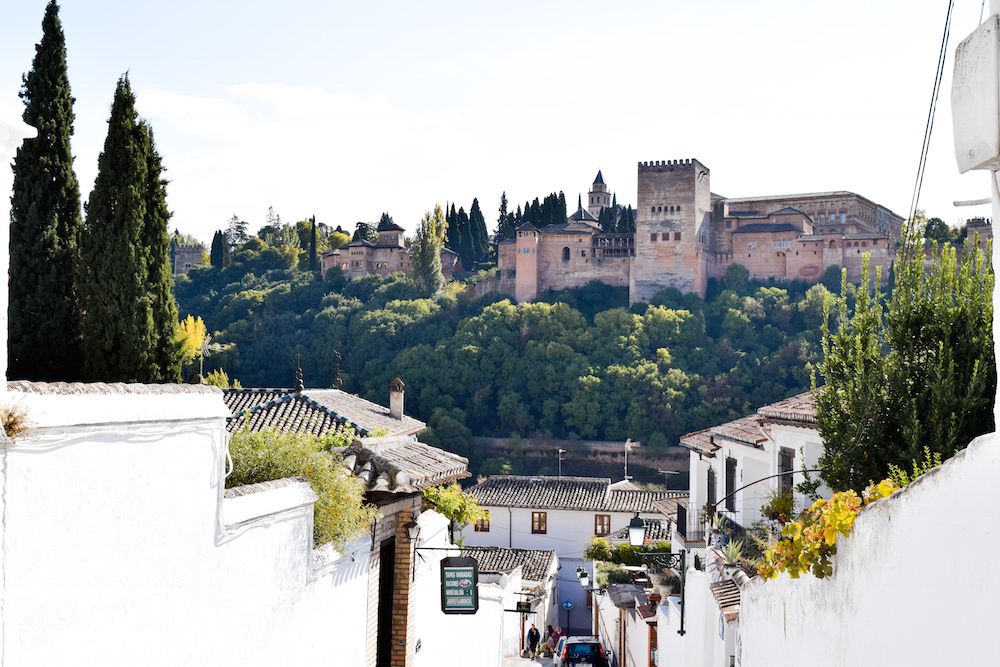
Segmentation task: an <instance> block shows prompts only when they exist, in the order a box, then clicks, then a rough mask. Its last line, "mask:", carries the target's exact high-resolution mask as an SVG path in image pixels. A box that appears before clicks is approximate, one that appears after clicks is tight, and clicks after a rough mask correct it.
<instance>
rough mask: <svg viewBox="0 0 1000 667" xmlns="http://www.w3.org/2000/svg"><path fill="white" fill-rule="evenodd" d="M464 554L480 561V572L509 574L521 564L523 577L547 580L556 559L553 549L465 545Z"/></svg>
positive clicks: (530, 579) (531, 579) (533, 579)
mask: <svg viewBox="0 0 1000 667" xmlns="http://www.w3.org/2000/svg"><path fill="white" fill-rule="evenodd" d="M462 555H463V556H468V557H471V558H475V559H476V560H477V561H479V571H480V572H502V573H504V574H509V573H511V572H513V571H514V570H515V569H516V568H517V567H518V566H521V567H523V569H522V570H521V577H522V578H523V579H527V580H529V581H545V578H546V577H547V576H548V574H549V572H550V571H551V570H552V564H553V562H554V561H555V560H556V552H555V551H553V550H551V549H504V548H503V547H464V548H463V549H462Z"/></svg>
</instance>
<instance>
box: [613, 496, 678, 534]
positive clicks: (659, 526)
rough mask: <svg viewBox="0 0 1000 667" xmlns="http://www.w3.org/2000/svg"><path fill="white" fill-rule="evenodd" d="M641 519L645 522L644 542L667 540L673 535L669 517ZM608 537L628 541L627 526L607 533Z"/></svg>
mask: <svg viewBox="0 0 1000 667" xmlns="http://www.w3.org/2000/svg"><path fill="white" fill-rule="evenodd" d="M674 502H676V501H674ZM642 521H643V523H645V524H646V537H645V538H643V541H644V542H669V541H670V539H671V538H672V537H673V535H672V533H673V531H672V529H671V526H672V525H673V524H672V522H671V521H670V520H669V519H643V520H642ZM608 539H609V540H610V541H612V542H628V526H626V527H625V528H621V529H619V530H616V531H615V532H613V533H611V534H610V535H608Z"/></svg>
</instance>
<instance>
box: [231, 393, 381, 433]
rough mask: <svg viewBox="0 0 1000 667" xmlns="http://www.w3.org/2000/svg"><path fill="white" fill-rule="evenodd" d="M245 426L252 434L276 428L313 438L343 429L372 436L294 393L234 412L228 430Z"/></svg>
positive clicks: (359, 427)
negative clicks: (348, 428)
mask: <svg viewBox="0 0 1000 667" xmlns="http://www.w3.org/2000/svg"><path fill="white" fill-rule="evenodd" d="M244 425H245V426H246V427H247V428H249V429H250V430H251V431H261V430H263V429H266V428H274V429H278V430H279V431H287V432H289V433H311V434H312V435H323V434H324V433H326V432H327V431H330V430H335V429H337V428H339V427H340V426H350V427H351V428H353V429H354V430H355V431H356V432H357V433H358V434H360V435H368V433H369V431H368V429H365V428H362V427H361V426H359V425H357V424H355V423H353V422H351V421H348V420H346V419H344V418H343V417H340V416H339V415H337V414H336V413H335V412H333V411H332V410H328V409H326V408H325V407H324V406H322V405H320V404H318V403H317V402H316V401H313V400H310V399H309V398H307V397H305V396H301V395H296V394H294V393H290V394H284V395H283V396H278V397H277V398H274V399H272V400H270V401H268V402H267V403H262V404H260V405H255V406H253V407H251V408H248V409H246V410H244V411H242V412H235V411H234V412H233V416H232V417H231V418H230V419H228V420H227V422H226V429H227V430H228V431H229V432H230V433H232V432H234V431H236V430H238V429H240V428H243V427H244Z"/></svg>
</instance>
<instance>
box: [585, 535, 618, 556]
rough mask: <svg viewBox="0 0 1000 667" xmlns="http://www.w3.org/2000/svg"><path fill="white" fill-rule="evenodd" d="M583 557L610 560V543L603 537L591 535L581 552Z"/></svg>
mask: <svg viewBox="0 0 1000 667" xmlns="http://www.w3.org/2000/svg"><path fill="white" fill-rule="evenodd" d="M583 557H584V558H585V559H587V560H600V561H610V560H611V545H610V544H609V543H608V541H607V540H606V539H604V538H603V537H593V538H591V540H590V544H588V545H587V549H586V550H585V551H584V552H583Z"/></svg>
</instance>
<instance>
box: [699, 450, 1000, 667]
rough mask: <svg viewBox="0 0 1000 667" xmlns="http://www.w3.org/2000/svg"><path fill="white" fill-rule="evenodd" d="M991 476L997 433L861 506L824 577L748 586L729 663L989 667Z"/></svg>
mask: <svg viewBox="0 0 1000 667" xmlns="http://www.w3.org/2000/svg"><path fill="white" fill-rule="evenodd" d="M998 475H1000V449H998V443H997V437H996V434H990V435H987V436H983V437H981V438H978V439H977V440H976V441H974V442H973V443H972V444H971V445H970V446H969V448H968V449H967V450H965V451H964V452H962V453H960V454H958V455H957V456H955V457H953V458H952V459H951V460H950V461H947V462H946V463H945V465H943V466H941V467H940V468H939V469H937V470H935V471H934V472H932V473H930V474H928V475H926V476H925V477H923V478H921V479H920V480H919V481H917V482H916V483H914V484H912V485H911V486H910V487H908V488H906V489H905V490H903V491H902V492H900V493H898V494H896V495H895V496H893V497H891V498H888V499H886V500H883V501H881V502H879V503H877V504H875V505H872V506H871V507H869V508H868V509H866V510H864V511H863V512H862V513H861V514H860V515H859V516H858V518H857V521H856V522H855V524H854V530H853V533H852V534H851V536H850V537H849V538H847V539H843V540H839V541H838V547H837V550H838V552H837V555H836V556H835V557H834V574H833V576H832V577H830V578H827V579H816V578H814V577H812V576H811V575H805V576H803V577H800V578H799V579H796V580H792V579H790V578H788V577H787V575H784V576H781V577H779V578H778V579H776V580H772V581H767V582H765V581H762V580H760V579H759V578H758V579H754V580H752V581H751V582H750V583H749V584H747V585H746V586H745V587H744V588H743V591H742V606H741V610H740V624H741V644H742V646H739V645H738V646H737V653H736V655H737V663H736V664H737V665H740V666H741V667H756V666H762V665H767V666H768V667H781V666H783V665H788V666H789V667H792V666H799V665H806V664H808V665H816V666H819V667H821V666H825V665H831V666H833V665H837V666H844V665H862V664H867V665H876V664H877V665H887V666H890V667H892V666H895V665H900V666H902V665H907V666H918V665H927V666H931V665H934V666H939V665H966V666H968V665H995V664H997V656H998V655H1000V635H998V634H997V633H996V632H995V631H993V630H992V629H991V628H992V625H993V620H994V616H995V610H994V607H995V601H996V598H997V593H998V592H1000V585H998V584H997V570H998V566H1000V556H998V553H1000V529H998V528H997V524H996V498H997V491H996V479H997V476H998ZM941 538H944V540H945V541H944V542H942V541H941ZM943 544H947V545H953V546H954V547H955V548H957V549H958V552H957V553H958V554H959V558H958V559H957V560H956V559H954V558H952V557H951V556H952V554H951V553H950V552H948V551H942V550H941V546H942V545H943ZM689 590H690V587H689ZM692 664H693V663H692Z"/></svg>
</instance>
